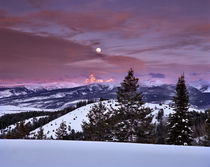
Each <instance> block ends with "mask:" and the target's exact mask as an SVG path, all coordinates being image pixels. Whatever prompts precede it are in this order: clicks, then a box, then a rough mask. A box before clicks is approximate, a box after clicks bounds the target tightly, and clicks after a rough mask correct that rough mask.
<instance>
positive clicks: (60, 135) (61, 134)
mask: <svg viewBox="0 0 210 167" xmlns="http://www.w3.org/2000/svg"><path fill="white" fill-rule="evenodd" d="M55 135H56V139H58V140H66V139H68V133H67V126H66V122H65V121H62V122H61V124H60V126H59V128H58V129H56V132H55Z"/></svg>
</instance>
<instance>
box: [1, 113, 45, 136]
mask: <svg viewBox="0 0 210 167" xmlns="http://www.w3.org/2000/svg"><path fill="white" fill-rule="evenodd" d="M45 117H47V116H38V117H33V118H29V119H26V120H24V123H25V125H26V124H27V123H30V124H33V120H34V119H36V120H37V121H38V120H39V119H40V118H45ZM18 123H20V122H18ZM15 127H16V124H12V125H10V126H8V127H6V128H5V129H1V130H0V135H1V134H3V133H4V134H7V133H8V132H9V131H12V130H13V129H15Z"/></svg>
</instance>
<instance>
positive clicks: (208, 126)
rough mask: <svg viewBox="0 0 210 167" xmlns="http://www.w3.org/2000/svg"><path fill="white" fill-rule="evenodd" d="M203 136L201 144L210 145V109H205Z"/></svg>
mask: <svg viewBox="0 0 210 167" xmlns="http://www.w3.org/2000/svg"><path fill="white" fill-rule="evenodd" d="M205 132H206V133H205V136H204V141H203V145H204V146H210V110H208V111H207V119H206V123H205Z"/></svg>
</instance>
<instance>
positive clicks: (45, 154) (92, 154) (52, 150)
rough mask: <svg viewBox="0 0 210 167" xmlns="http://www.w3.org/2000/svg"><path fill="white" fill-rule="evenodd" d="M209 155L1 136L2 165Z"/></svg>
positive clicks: (51, 166) (159, 166) (181, 160)
mask: <svg viewBox="0 0 210 167" xmlns="http://www.w3.org/2000/svg"><path fill="white" fill-rule="evenodd" d="M209 155H210V148H209V147H194V146H191V147H190V146H168V145H153V144H150V145H149V144H128V143H108V142H84V141H82V142H81V141H59V140H43V141H40V140H0V164H1V166H2V167H99V166H100V167H140V166H142V167H209V166H210V159H209Z"/></svg>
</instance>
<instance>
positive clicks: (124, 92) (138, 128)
mask: <svg viewBox="0 0 210 167" xmlns="http://www.w3.org/2000/svg"><path fill="white" fill-rule="evenodd" d="M138 87H139V85H138V78H136V77H135V76H134V71H133V70H132V69H130V70H129V71H128V75H127V76H126V77H125V79H124V81H123V82H122V83H121V86H120V87H118V91H117V101H118V103H119V108H118V109H117V110H115V113H114V117H115V119H114V121H115V124H114V126H113V130H112V133H113V135H114V138H116V139H117V140H118V141H129V142H136V141H137V142H149V140H150V139H151V134H152V131H153V125H152V123H151V122H152V118H153V116H152V114H151V112H152V111H151V110H150V109H149V108H144V107H143V104H144V102H143V95H142V93H141V92H138V91H137V89H138Z"/></svg>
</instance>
